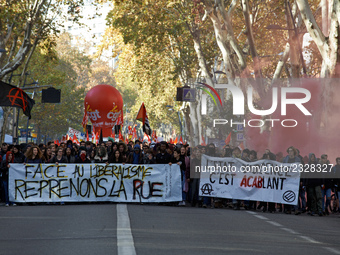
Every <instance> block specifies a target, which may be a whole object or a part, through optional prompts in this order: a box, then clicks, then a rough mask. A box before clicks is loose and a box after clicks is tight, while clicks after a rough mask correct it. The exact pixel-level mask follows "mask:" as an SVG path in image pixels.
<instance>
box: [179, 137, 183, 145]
mask: <svg viewBox="0 0 340 255" xmlns="http://www.w3.org/2000/svg"><path fill="white" fill-rule="evenodd" d="M179 144H183V139H182V136H181V138H179Z"/></svg>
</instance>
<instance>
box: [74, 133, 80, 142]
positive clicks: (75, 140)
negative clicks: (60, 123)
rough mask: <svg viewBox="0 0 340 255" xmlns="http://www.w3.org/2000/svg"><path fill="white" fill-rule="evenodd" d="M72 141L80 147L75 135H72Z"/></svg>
mask: <svg viewBox="0 0 340 255" xmlns="http://www.w3.org/2000/svg"><path fill="white" fill-rule="evenodd" d="M72 141H73V142H74V143H76V144H77V145H80V143H79V141H78V138H77V136H76V134H74V135H73V139H72Z"/></svg>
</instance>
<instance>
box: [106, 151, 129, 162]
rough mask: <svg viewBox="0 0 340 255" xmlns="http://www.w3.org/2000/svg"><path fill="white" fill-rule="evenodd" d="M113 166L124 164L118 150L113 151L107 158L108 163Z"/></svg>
mask: <svg viewBox="0 0 340 255" xmlns="http://www.w3.org/2000/svg"><path fill="white" fill-rule="evenodd" d="M108 163H110V164H111V163H113V164H125V163H124V160H123V155H122V154H121V153H120V151H119V150H115V151H114V152H113V153H112V154H111V156H110V157H109V162H108Z"/></svg>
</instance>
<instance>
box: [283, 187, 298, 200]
mask: <svg viewBox="0 0 340 255" xmlns="http://www.w3.org/2000/svg"><path fill="white" fill-rule="evenodd" d="M282 198H283V200H284V201H286V202H287V203H292V202H294V201H295V198H296V195H295V192H294V191H291V190H287V191H286V192H285V193H283V196H282Z"/></svg>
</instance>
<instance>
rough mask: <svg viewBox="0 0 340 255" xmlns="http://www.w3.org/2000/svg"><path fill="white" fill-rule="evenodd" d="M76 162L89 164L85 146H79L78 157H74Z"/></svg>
mask: <svg viewBox="0 0 340 255" xmlns="http://www.w3.org/2000/svg"><path fill="white" fill-rule="evenodd" d="M75 163H76V164H91V161H90V159H89V157H86V149H85V147H80V148H79V157H77V158H76V162H75Z"/></svg>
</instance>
